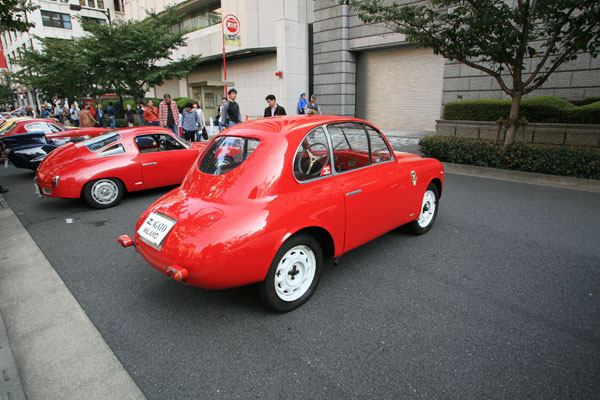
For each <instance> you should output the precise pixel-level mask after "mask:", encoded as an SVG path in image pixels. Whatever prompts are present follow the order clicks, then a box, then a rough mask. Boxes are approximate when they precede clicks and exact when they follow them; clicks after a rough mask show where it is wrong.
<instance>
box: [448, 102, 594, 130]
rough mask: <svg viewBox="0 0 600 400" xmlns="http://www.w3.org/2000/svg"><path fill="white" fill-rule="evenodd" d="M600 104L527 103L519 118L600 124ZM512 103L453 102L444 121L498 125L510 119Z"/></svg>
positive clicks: (524, 104)
mask: <svg viewBox="0 0 600 400" xmlns="http://www.w3.org/2000/svg"><path fill="white" fill-rule="evenodd" d="M599 103H600V102H594V103H591V104H588V105H585V106H581V107H580V106H576V105H574V104H572V103H570V102H568V101H566V100H564V99H561V98H558V97H554V96H538V97H531V98H527V99H523V100H522V101H521V108H520V110H519V118H520V119H526V120H527V121H529V122H546V123H576V124H600V105H599ZM510 106H511V101H510V100H496V99H483V100H465V101H461V102H458V101H453V102H450V103H447V104H446V105H445V106H444V113H443V118H444V119H445V120H454V121H496V120H498V119H507V118H508V115H509V113H510Z"/></svg>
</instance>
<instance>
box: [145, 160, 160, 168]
mask: <svg viewBox="0 0 600 400" xmlns="http://www.w3.org/2000/svg"><path fill="white" fill-rule="evenodd" d="M156 164H158V163H157V162H156V161H155V162H148V163H145V164H142V167H145V166H146V165H156Z"/></svg>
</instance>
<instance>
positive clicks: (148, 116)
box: [144, 100, 160, 126]
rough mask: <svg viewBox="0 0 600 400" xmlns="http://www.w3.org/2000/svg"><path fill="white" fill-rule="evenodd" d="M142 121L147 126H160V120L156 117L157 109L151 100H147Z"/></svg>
mask: <svg viewBox="0 0 600 400" xmlns="http://www.w3.org/2000/svg"><path fill="white" fill-rule="evenodd" d="M144 121H146V124H147V125H152V126H158V125H160V123H159V121H160V119H159V117H158V108H156V107H154V102H153V101H152V100H148V103H147V106H146V109H145V110H144Z"/></svg>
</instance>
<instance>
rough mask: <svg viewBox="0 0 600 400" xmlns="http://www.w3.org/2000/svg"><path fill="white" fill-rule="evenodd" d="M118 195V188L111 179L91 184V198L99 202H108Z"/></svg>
mask: <svg viewBox="0 0 600 400" xmlns="http://www.w3.org/2000/svg"><path fill="white" fill-rule="evenodd" d="M118 195H119V188H118V187H117V184H116V183H115V182H113V181H111V180H101V181H98V182H96V183H94V184H93V185H92V198H93V199H94V200H95V201H96V202H98V203H100V204H110V203H112V202H113V201H115V199H116V198H117V196H118Z"/></svg>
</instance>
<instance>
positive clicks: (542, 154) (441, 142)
mask: <svg viewBox="0 0 600 400" xmlns="http://www.w3.org/2000/svg"><path fill="white" fill-rule="evenodd" d="M419 149H420V151H421V152H422V153H423V154H424V155H425V156H427V157H433V158H437V159H438V160H440V161H445V162H452V163H456V164H467V165H477V166H485V167H495V168H504V169H513V170H519V171H527V172H537V173H542V174H551V175H562V176H573V177H578V178H587V179H600V151H599V150H595V149H579V148H569V147H562V146H542V145H528V144H523V143H514V144H512V145H510V146H508V147H507V148H506V149H503V148H502V147H501V146H497V145H495V144H493V143H491V142H489V141H486V140H480V139H467V138H462V137H455V136H429V137H425V138H423V139H421V141H420V142H419Z"/></svg>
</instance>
